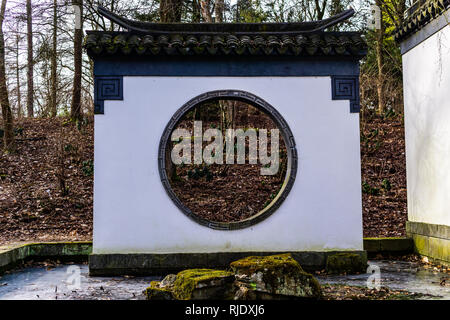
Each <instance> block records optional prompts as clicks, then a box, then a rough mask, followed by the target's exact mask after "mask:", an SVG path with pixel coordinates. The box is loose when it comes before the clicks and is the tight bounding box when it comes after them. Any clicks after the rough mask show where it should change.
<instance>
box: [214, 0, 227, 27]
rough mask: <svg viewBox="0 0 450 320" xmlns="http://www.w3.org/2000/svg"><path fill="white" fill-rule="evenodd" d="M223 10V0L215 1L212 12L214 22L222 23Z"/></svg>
mask: <svg viewBox="0 0 450 320" xmlns="http://www.w3.org/2000/svg"><path fill="white" fill-rule="evenodd" d="M224 8H225V3H224V0H216V5H215V7H214V12H215V16H216V22H218V23H221V22H223V11H224Z"/></svg>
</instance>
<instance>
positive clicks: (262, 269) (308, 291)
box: [230, 254, 321, 299]
mask: <svg viewBox="0 0 450 320" xmlns="http://www.w3.org/2000/svg"><path fill="white" fill-rule="evenodd" d="M230 266H231V268H232V270H233V271H234V272H235V274H236V280H237V285H238V286H239V288H240V289H239V291H238V292H237V296H236V297H237V298H245V296H246V295H247V296H248V297H249V298H252V297H256V298H262V299H271V298H283V297H285V298H289V297H290V298H292V297H296V298H318V297H320V296H321V288H320V285H319V282H318V281H317V280H316V279H315V278H314V277H313V276H312V275H311V274H309V273H307V272H305V271H303V269H302V267H301V266H300V264H299V263H298V262H297V261H295V260H294V259H293V258H292V256H291V255H290V254H281V255H274V256H261V257H259V256H252V257H247V258H244V259H241V260H237V261H234V262H232V263H231V265H230ZM255 293H257V294H256V295H255Z"/></svg>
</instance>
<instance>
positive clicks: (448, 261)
mask: <svg viewBox="0 0 450 320" xmlns="http://www.w3.org/2000/svg"><path fill="white" fill-rule="evenodd" d="M406 234H407V235H408V236H409V237H411V238H412V239H413V241H414V251H415V252H416V253H418V254H420V255H424V256H427V257H430V258H431V259H432V260H434V261H435V262H439V263H442V264H444V265H450V226H445V225H438V224H429V223H423V222H412V221H407V222H406Z"/></svg>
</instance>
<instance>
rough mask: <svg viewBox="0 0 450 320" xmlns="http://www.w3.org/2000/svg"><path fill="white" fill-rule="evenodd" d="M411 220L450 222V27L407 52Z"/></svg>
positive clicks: (405, 93) (406, 95)
mask: <svg viewBox="0 0 450 320" xmlns="http://www.w3.org/2000/svg"><path fill="white" fill-rule="evenodd" d="M403 83H404V101H405V102H404V104H405V139H406V170H407V190H408V220H410V221H414V222H425V223H431V224H441V225H447V226H449V225H450V26H446V27H445V28H443V29H442V30H440V31H439V32H437V33H436V34H434V35H433V36H431V37H430V38H428V39H427V40H425V41H424V42H422V43H421V44H419V45H418V46H416V47H415V48H413V49H412V50H410V51H408V52H407V53H406V54H405V55H404V56H403Z"/></svg>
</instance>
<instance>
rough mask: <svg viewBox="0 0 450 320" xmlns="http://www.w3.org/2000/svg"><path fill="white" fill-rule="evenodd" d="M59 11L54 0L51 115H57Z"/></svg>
mask: <svg viewBox="0 0 450 320" xmlns="http://www.w3.org/2000/svg"><path fill="white" fill-rule="evenodd" d="M57 14H58V11H57V0H53V40H52V56H51V67H50V68H51V71H50V81H51V89H50V116H51V117H56V113H57V106H56V91H57V75H56V42H57V39H56V37H57V27H58V16H57Z"/></svg>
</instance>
